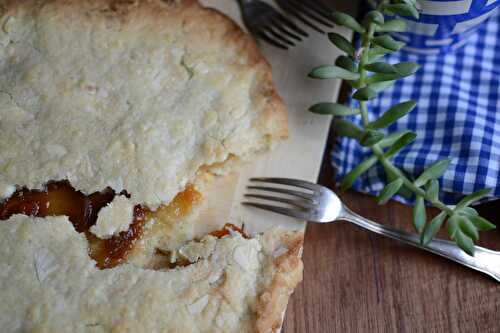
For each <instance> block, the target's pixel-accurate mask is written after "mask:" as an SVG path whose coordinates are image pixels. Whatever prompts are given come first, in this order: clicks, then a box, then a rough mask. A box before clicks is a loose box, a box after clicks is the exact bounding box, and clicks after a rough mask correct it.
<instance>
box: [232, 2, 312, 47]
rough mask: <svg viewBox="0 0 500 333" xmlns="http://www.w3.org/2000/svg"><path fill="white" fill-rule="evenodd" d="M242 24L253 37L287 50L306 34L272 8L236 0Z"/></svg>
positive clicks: (263, 3)
mask: <svg viewBox="0 0 500 333" xmlns="http://www.w3.org/2000/svg"><path fill="white" fill-rule="evenodd" d="M238 4H239V6H240V10H241V17H242V19H243V23H244V24H245V26H246V27H247V29H248V30H249V32H250V33H251V34H252V35H254V36H255V37H258V38H261V39H263V40H265V41H266V42H268V43H269V44H271V45H274V46H276V47H278V48H281V49H285V50H287V49H288V47H290V46H295V43H296V42H300V41H301V40H302V37H307V36H308V34H307V32H305V31H304V30H302V29H301V28H300V27H299V26H297V25H296V24H295V23H294V22H292V21H291V20H289V19H288V18H286V17H285V16H284V15H283V14H281V13H280V12H278V10H276V9H275V8H274V7H273V6H271V5H269V4H267V3H265V2H263V1H260V0H238Z"/></svg>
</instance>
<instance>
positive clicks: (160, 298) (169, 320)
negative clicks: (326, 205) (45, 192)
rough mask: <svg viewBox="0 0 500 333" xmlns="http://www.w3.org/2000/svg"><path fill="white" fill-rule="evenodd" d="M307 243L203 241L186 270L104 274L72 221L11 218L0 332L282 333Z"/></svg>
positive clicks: (4, 234) (2, 236)
mask: <svg viewBox="0 0 500 333" xmlns="http://www.w3.org/2000/svg"><path fill="white" fill-rule="evenodd" d="M302 237H303V235H302V233H301V232H285V231H280V230H278V229H274V230H270V231H268V232H266V233H264V234H263V235H259V236H257V237H256V238H254V239H245V238H243V237H242V236H241V235H239V234H234V235H231V236H227V237H224V238H220V239H218V238H215V237H213V236H206V237H205V238H203V239H202V240H201V241H200V244H202V246H191V250H190V252H189V253H190V256H196V257H197V258H199V259H198V261H197V262H196V263H193V264H191V265H189V266H186V267H178V268H175V269H171V270H147V269H142V268H138V267H135V266H132V265H128V264H124V265H121V266H119V267H116V268H114V269H108V270H99V269H97V268H96V267H95V262H93V261H92V260H91V259H90V258H89V256H88V254H87V242H86V240H85V237H84V236H83V235H81V234H78V233H76V232H75V230H74V229H73V227H72V225H71V223H70V222H69V221H68V220H67V218H66V217H47V218H45V219H40V218H31V217H27V216H24V215H14V216H13V217H11V218H10V219H9V220H8V221H4V222H2V223H0V244H2V246H0V258H1V259H0V272H1V279H0V290H1V293H2V297H1V299H2V301H1V302H0V327H2V332H9V333H10V332H134V333H135V332H179V333H180V332H182V333H190V332H200V333H201V332H265V333H269V332H276V331H277V330H279V328H280V325H281V321H282V315H283V312H284V311H285V308H286V303H287V301H288V298H289V295H290V294H291V293H292V291H293V288H294V287H295V286H296V285H297V283H298V282H299V281H300V280H301V278H302V263H301V260H300V255H301V253H300V252H301V249H302ZM190 244H191V245H193V244H194V242H191V243H187V244H186V246H190ZM197 248H199V249H201V250H202V251H201V252H200V253H198V254H196V249H197ZM193 251H194V252H193ZM13 285H15V287H13Z"/></svg>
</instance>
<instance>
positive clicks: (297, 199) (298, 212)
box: [242, 178, 317, 220]
mask: <svg viewBox="0 0 500 333" xmlns="http://www.w3.org/2000/svg"><path fill="white" fill-rule="evenodd" d="M250 181H251V182H260V183H268V184H272V185H275V186H256V185H251V186H248V187H247V189H249V190H252V191H254V192H255V191H258V192H260V193H266V192H267V193H271V194H273V195H268V194H259V193H248V194H245V197H246V198H252V199H257V200H260V201H264V202H270V203H278V204H281V205H280V206H276V205H270V204H267V203H259V202H253V201H252V202H251V201H245V202H243V203H242V204H243V205H246V206H252V207H256V208H260V209H264V210H268V211H272V212H275V213H278V214H284V215H287V216H291V217H295V218H299V219H302V220H307V219H308V218H310V216H311V210H313V209H314V207H315V204H316V200H315V196H314V192H315V190H316V188H317V185H315V184H313V183H309V182H306V181H301V180H297V179H288V178H251V179H250ZM276 185H278V186H279V185H281V187H278V186H276ZM283 185H287V186H293V187H294V188H295V189H290V188H286V187H283ZM278 195H286V197H283V196H278Z"/></svg>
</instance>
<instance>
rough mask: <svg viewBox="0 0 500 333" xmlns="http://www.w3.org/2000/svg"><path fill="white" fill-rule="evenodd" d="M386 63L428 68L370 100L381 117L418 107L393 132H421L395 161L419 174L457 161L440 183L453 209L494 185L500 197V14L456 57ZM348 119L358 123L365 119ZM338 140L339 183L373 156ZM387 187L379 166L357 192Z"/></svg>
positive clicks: (408, 57) (402, 57)
mask: <svg viewBox="0 0 500 333" xmlns="http://www.w3.org/2000/svg"><path fill="white" fill-rule="evenodd" d="M385 60H387V61H389V62H390V63H397V62H401V61H415V62H417V63H419V64H420V65H422V68H421V69H420V70H419V71H418V72H417V73H416V74H415V75H414V76H411V77H408V78H405V79H403V80H400V81H398V82H397V83H396V84H395V85H394V86H393V87H392V88H389V89H387V90H385V91H384V92H383V93H381V94H380V95H379V98H377V99H375V100H373V101H371V102H370V103H368V104H369V105H370V116H371V118H372V119H375V118H376V117H378V116H379V115H380V114H381V113H383V112H384V111H386V110H387V109H388V108H389V107H391V106H392V105H394V104H397V103H399V102H402V101H406V100H415V101H417V102H418V106H417V108H416V109H414V110H413V111H412V112H411V113H410V114H409V115H408V116H406V117H404V118H402V119H400V120H399V121H398V122H397V123H395V124H393V125H392V126H391V127H390V129H389V130H390V131H391V132H393V131H397V130H403V129H410V130H413V131H415V132H416V133H417V135H418V137H417V140H416V141H414V142H413V143H412V144H411V145H409V146H407V147H406V148H405V149H404V150H402V151H401V152H400V153H399V154H398V155H397V156H396V157H395V158H393V162H394V163H395V164H396V165H397V166H398V167H399V168H401V169H402V170H404V171H405V172H407V173H408V174H409V175H411V176H413V177H416V176H418V175H419V174H420V173H421V172H422V171H423V170H424V169H425V168H426V167H427V166H429V165H430V164H432V163H434V162H435V161H437V160H440V159H444V158H447V157H451V158H452V159H453V162H452V163H451V165H450V168H449V169H448V170H447V171H446V173H445V174H444V176H443V178H442V179H441V180H440V185H441V187H442V191H443V192H442V198H441V199H442V200H444V201H445V202H446V203H448V204H454V203H456V201H457V200H458V199H459V198H460V197H462V196H463V195H464V194H468V193H471V192H474V191H476V190H480V189H483V188H485V187H488V188H493V189H494V196H495V197H500V11H497V12H496V13H495V14H494V16H492V17H491V18H490V20H488V21H487V22H486V23H485V24H484V25H483V26H482V27H481V28H480V29H479V30H478V31H477V33H476V34H475V35H473V36H471V37H470V38H469V39H468V42H467V44H466V45H465V46H464V47H463V48H461V49H459V50H457V51H455V52H454V53H448V54H445V55H439V56H422V55H417V54H410V53H406V52H399V53H398V54H395V55H390V56H387V57H386V59H385ZM351 103H352V104H353V105H356V103H355V101H351ZM350 119H351V120H352V121H354V122H355V123H358V124H359V123H360V119H359V117H351V118H350ZM339 140H340V141H339V142H338V144H337V145H336V148H335V150H334V152H333V156H332V157H333V164H334V166H335V167H336V169H337V178H338V180H340V179H341V178H342V177H343V176H344V175H345V174H346V173H347V172H349V171H350V170H352V168H354V167H355V166H356V165H357V164H359V163H360V162H361V161H362V160H364V159H365V158H367V157H368V156H370V153H369V150H367V149H365V148H363V147H361V146H360V145H359V144H358V143H357V142H356V141H354V140H352V139H347V138H341V139H339ZM384 183H385V173H384V170H383V168H382V167H381V166H380V165H379V164H378V165H377V167H374V168H372V169H370V170H369V171H368V172H367V173H365V174H363V175H362V176H361V177H360V179H358V180H357V181H356V182H355V184H354V186H353V187H354V189H357V190H359V191H361V192H366V193H372V194H378V192H379V191H380V190H381V189H382V188H383V186H384ZM397 199H398V200H401V201H405V199H404V198H401V197H399V198H397Z"/></svg>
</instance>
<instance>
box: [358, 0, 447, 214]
mask: <svg viewBox="0 0 500 333" xmlns="http://www.w3.org/2000/svg"><path fill="white" fill-rule="evenodd" d="M383 3H384V2H382V3H381V4H380V6H382V5H383ZM374 32H375V24H374V23H370V24H369V25H368V29H367V33H366V34H364V35H363V40H362V52H361V56H360V61H359V68H358V72H359V77H360V78H359V86H360V88H363V87H366V85H367V83H366V77H367V73H366V70H365V68H364V67H365V64H366V62H367V61H368V51H369V50H370V46H371V40H372V38H373V35H374ZM359 107H360V111H361V118H362V120H363V127H364V128H365V129H366V127H367V126H368V124H369V123H370V119H369V117H368V108H367V105H366V101H360V102H359ZM370 148H371V150H372V151H373V154H374V155H375V156H377V158H378V160H379V161H380V163H382V165H383V166H384V167H385V168H386V169H387V170H389V171H391V172H393V173H394V174H395V175H397V176H398V177H399V178H400V179H402V180H403V184H404V186H406V187H407V188H408V189H410V190H411V191H413V192H414V193H415V194H416V195H418V196H421V197H423V198H424V199H425V200H427V201H428V202H430V203H432V205H434V207H437V208H439V209H441V210H442V211H445V212H446V213H447V214H448V215H449V216H451V215H452V214H453V209H451V208H450V207H448V206H447V205H445V204H444V203H442V202H441V201H440V200H434V199H432V198H431V197H430V196H428V195H427V193H426V192H425V191H424V190H422V189H421V188H419V187H417V186H415V185H414V184H413V182H412V181H411V180H410V179H408V177H406V175H405V174H404V173H402V172H401V170H399V169H398V168H397V167H396V166H395V165H394V164H393V163H392V162H391V161H390V160H389V159H388V158H387V157H386V156H385V154H384V151H383V150H382V148H381V147H380V146H379V145H378V144H375V145H373V146H371V147H370Z"/></svg>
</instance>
